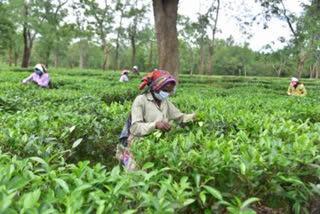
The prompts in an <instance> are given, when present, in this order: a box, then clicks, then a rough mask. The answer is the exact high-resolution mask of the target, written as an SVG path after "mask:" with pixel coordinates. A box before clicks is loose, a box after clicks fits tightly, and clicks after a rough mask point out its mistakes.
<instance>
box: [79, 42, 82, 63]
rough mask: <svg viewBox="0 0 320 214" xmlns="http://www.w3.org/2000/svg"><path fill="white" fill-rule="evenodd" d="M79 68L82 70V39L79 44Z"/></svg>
mask: <svg viewBox="0 0 320 214" xmlns="http://www.w3.org/2000/svg"><path fill="white" fill-rule="evenodd" d="M79 68H80V69H83V47H82V39H80V42H79Z"/></svg>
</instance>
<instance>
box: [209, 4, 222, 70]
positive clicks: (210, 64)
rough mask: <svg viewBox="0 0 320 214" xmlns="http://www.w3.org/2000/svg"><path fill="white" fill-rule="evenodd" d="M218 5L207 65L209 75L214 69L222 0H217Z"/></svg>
mask: <svg viewBox="0 0 320 214" xmlns="http://www.w3.org/2000/svg"><path fill="white" fill-rule="evenodd" d="M217 3H218V5H217V7H216V18H215V20H214V25H213V27H212V40H211V42H210V46H209V57H208V67H207V75H210V74H211V70H212V56H213V50H214V42H215V35H216V30H217V23H218V17H219V9H220V0H217ZM212 6H213V5H212Z"/></svg>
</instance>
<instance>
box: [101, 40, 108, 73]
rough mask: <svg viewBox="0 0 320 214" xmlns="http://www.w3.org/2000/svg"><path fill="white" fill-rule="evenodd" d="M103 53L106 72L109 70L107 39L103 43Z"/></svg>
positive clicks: (103, 64)
mask: <svg viewBox="0 0 320 214" xmlns="http://www.w3.org/2000/svg"><path fill="white" fill-rule="evenodd" d="M102 52H103V63H102V70H104V71H105V70H107V60H108V53H107V44H106V40H105V39H103V41H102Z"/></svg>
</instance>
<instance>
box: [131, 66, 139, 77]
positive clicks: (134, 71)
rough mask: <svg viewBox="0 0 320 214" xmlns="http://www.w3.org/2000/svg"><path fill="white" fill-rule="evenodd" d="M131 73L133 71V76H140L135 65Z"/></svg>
mask: <svg viewBox="0 0 320 214" xmlns="http://www.w3.org/2000/svg"><path fill="white" fill-rule="evenodd" d="M132 71H133V73H134V74H137V75H140V74H139V71H138V66H136V65H135V66H133V68H132Z"/></svg>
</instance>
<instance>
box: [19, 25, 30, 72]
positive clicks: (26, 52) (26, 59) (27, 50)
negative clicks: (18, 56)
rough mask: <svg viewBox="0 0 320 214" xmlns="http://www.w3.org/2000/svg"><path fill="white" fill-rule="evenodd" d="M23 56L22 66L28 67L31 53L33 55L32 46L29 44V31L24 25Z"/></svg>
mask: <svg viewBox="0 0 320 214" xmlns="http://www.w3.org/2000/svg"><path fill="white" fill-rule="evenodd" d="M23 28H24V29H23V43H24V47H23V57H22V65H21V67H23V68H27V67H28V66H29V60H30V55H31V47H30V46H29V44H28V35H27V34H28V33H27V29H26V28H25V27H23Z"/></svg>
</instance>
